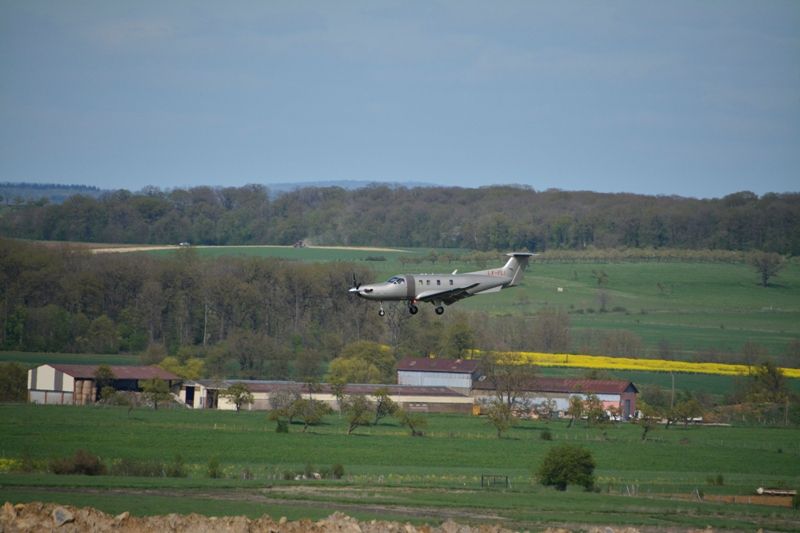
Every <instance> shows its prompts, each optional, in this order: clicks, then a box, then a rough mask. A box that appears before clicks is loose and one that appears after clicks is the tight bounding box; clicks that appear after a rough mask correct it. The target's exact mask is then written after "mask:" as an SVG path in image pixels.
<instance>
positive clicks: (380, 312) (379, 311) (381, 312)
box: [378, 307, 386, 316]
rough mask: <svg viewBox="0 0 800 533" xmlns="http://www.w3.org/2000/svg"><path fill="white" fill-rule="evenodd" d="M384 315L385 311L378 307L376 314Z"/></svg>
mask: <svg viewBox="0 0 800 533" xmlns="http://www.w3.org/2000/svg"><path fill="white" fill-rule="evenodd" d="M384 315H386V311H384V310H383V307H381V308H380V309H378V316H384Z"/></svg>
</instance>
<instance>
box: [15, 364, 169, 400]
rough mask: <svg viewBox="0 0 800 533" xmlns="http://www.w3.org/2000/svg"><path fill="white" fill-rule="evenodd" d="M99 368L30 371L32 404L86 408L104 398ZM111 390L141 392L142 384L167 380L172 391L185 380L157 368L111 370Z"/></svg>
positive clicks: (49, 367) (44, 367) (51, 367)
mask: <svg viewBox="0 0 800 533" xmlns="http://www.w3.org/2000/svg"><path fill="white" fill-rule="evenodd" d="M98 368H99V365H60V364H48V365H41V366H38V367H36V368H32V369H30V370H28V401H29V402H31V403H42V404H57V405H67V404H70V405H72V404H74V405H85V404H91V403H94V402H96V401H97V400H98V399H99V398H100V391H99V390H97V378H96V377H95V376H96V373H97V369H98ZM109 368H110V369H111V372H112V373H113V374H114V379H113V380H112V381H111V384H110V385H111V386H112V387H114V388H115V389H116V390H119V391H139V390H141V389H140V387H139V381H142V380H147V379H154V378H157V379H163V380H164V381H166V382H167V383H168V384H169V386H170V387H172V385H173V384H175V383H177V382H178V381H180V380H181V378H180V377H178V376H176V375H175V374H173V373H172V372H167V371H166V370H164V369H162V368H159V367H157V366H109Z"/></svg>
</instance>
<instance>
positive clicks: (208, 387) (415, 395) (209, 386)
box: [180, 379, 473, 413]
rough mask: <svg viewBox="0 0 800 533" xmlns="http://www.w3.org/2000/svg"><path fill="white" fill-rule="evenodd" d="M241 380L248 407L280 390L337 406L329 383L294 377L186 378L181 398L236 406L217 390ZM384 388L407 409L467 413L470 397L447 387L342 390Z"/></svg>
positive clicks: (369, 387) (262, 404)
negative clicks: (250, 397) (249, 397)
mask: <svg viewBox="0 0 800 533" xmlns="http://www.w3.org/2000/svg"><path fill="white" fill-rule="evenodd" d="M236 383H241V384H243V385H245V386H246V387H247V388H248V390H249V391H250V392H251V393H252V394H253V403H251V404H248V405H246V406H243V409H248V410H269V409H270V395H272V394H274V393H276V392H279V391H288V392H296V393H298V394H301V395H302V396H303V397H304V398H311V399H315V400H319V401H322V402H325V403H326V404H328V405H329V406H331V407H332V408H338V402H337V399H336V394H335V391H334V390H333V387H332V386H331V385H330V384H325V383H323V384H320V385H316V386H314V387H312V388H310V387H309V386H308V384H306V383H299V382H294V381H261V380H242V379H229V380H198V381H187V382H185V383H184V384H183V385H182V386H181V391H180V399H181V401H183V402H185V403H186V405H188V406H190V407H194V408H196V409H203V408H205V409H222V410H233V409H235V408H236V406H235V405H234V404H233V402H231V401H230V400H229V399H227V398H225V397H224V396H223V395H221V394H220V393H221V392H222V391H224V390H225V389H227V388H229V387H230V386H232V385H234V384H236ZM380 389H385V390H386V391H387V392H388V394H389V398H391V399H392V401H394V402H395V403H397V404H398V405H400V407H403V408H404V409H407V410H409V411H422V412H432V413H433V412H436V413H469V412H471V411H472V404H473V399H472V398H471V397H470V396H469V395H467V394H463V393H460V392H457V391H454V390H452V389H450V388H447V387H415V386H408V385H373V384H353V385H346V386H345V388H344V391H343V392H344V394H346V395H351V394H363V395H366V396H374V395H375V393H376V391H378V390H380Z"/></svg>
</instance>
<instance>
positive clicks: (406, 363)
mask: <svg viewBox="0 0 800 533" xmlns="http://www.w3.org/2000/svg"><path fill="white" fill-rule="evenodd" d="M478 377H479V373H478V361H475V360H469V359H425V358H415V357H406V358H405V359H403V360H402V361H400V362H399V363H397V383H398V384H400V385H414V386H417V387H449V388H451V389H454V390H459V391H463V392H469V391H470V390H471V389H472V382H473V381H475V380H476V379H478Z"/></svg>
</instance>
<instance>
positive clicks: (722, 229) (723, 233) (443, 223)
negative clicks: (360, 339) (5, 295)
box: [0, 185, 800, 255]
mask: <svg viewBox="0 0 800 533" xmlns="http://www.w3.org/2000/svg"><path fill="white" fill-rule="evenodd" d="M41 204H42V202H38V203H35V204H27V205H20V206H13V207H12V206H7V207H6V208H5V209H4V210H3V211H2V215H1V216H0V234H2V235H5V236H9V237H19V238H29V239H41V240H63V241H87V242H114V243H148V244H164V243H166V244H175V243H178V242H182V241H190V242H192V243H193V244H266V243H269V244H292V243H294V242H296V241H298V240H301V239H305V240H307V241H310V242H312V243H314V244H339V245H361V246H401V247H402V246H408V247H437V248H442V247H445V248H450V247H453V248H468V249H476V250H494V249H497V250H512V249H513V250H519V249H528V250H532V251H544V250H547V249H584V248H586V247H595V248H619V247H628V248H663V247H668V248H689V249H723V250H765V251H771V252H778V253H781V254H790V255H797V254H798V253H800V193H783V194H766V195H764V196H761V197H759V196H757V195H755V194H753V193H750V192H738V193H735V194H731V195H728V196H725V197H724V198H719V199H705V200H701V199H694V198H683V197H677V196H669V197H667V196H643V195H635V194H602V193H593V192H567V191H560V190H547V191H543V192H539V191H535V190H533V189H530V188H527V187H518V186H495V187H485V188H480V189H462V188H444V187H418V188H403V187H399V188H390V187H387V186H377V185H376V186H371V187H366V188H362V189H358V190H353V191H347V190H344V189H341V188H338V187H328V188H305V189H300V190H297V191H294V192H290V193H286V194H283V195H280V196H279V197H278V198H277V199H275V200H270V196H269V194H268V191H267V189H266V188H264V187H262V186H259V185H249V186H246V187H241V188H210V187H196V188H192V189H188V190H184V189H175V190H172V191H162V190H159V189H155V188H152V189H148V190H146V191H143V192H142V193H136V194H134V193H130V192H128V191H116V192H113V193H109V194H106V195H104V196H102V197H101V198H97V199H95V198H90V197H86V196H73V197H71V198H69V199H67V200H66V201H65V202H64V203H62V204H59V205H52V204H50V205H47V204H46V205H41Z"/></svg>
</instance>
